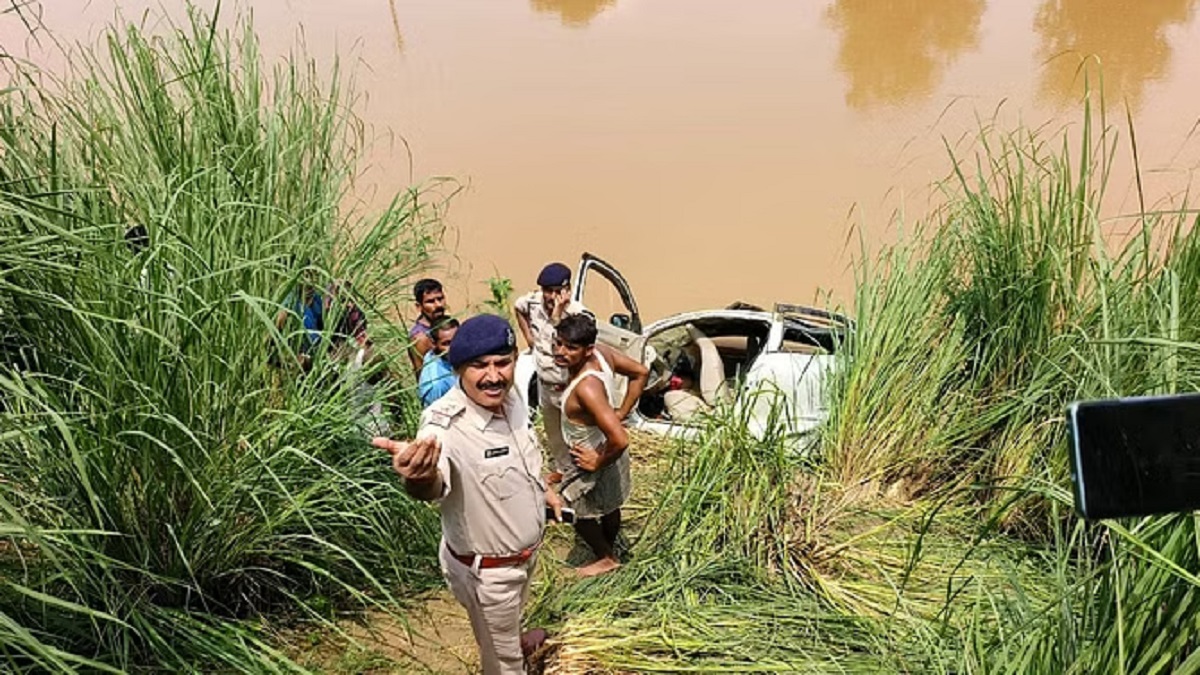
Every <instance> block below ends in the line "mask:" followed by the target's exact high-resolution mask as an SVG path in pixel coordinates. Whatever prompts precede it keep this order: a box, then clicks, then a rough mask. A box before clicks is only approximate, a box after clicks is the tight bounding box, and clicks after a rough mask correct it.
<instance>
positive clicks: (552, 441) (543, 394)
mask: <svg viewBox="0 0 1200 675" xmlns="http://www.w3.org/2000/svg"><path fill="white" fill-rule="evenodd" d="M552 386H553V385H548V384H546V383H545V382H541V381H539V382H538V407H540V408H541V409H542V424H544V425H545V426H546V445H547V446H549V447H548V448H547V450H549V451H550V463H551V465H552V466H553V467H554V470H555V471H567V470H568V469H570V468H571V467H573V466H574V463H573V462H572V461H571V448H570V447H569V446H568V445H567V441H566V439H565V438H563V433H562V392H561V391H554V390H553V389H552Z"/></svg>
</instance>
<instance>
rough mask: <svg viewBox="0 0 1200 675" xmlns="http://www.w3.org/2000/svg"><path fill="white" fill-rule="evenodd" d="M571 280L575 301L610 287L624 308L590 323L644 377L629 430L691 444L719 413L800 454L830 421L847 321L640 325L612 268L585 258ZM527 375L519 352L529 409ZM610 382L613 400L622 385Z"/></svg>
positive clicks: (796, 316)
mask: <svg viewBox="0 0 1200 675" xmlns="http://www.w3.org/2000/svg"><path fill="white" fill-rule="evenodd" d="M575 279H576V284H575V287H574V290H573V295H574V298H575V299H576V300H578V301H580V302H583V298H584V294H585V292H586V290H587V288H588V286H589V285H590V284H600V283H607V284H608V285H610V286H611V287H612V288H611V290H612V291H613V292H614V297H616V298H618V299H619V302H620V304H622V305H623V306H624V311H623V312H619V313H616V314H613V315H611V316H610V317H609V318H608V320H607V321H606V320H604V319H603V318H602V317H599V316H598V317H597V329H598V333H599V335H598V338H597V339H598V341H600V342H602V343H604V344H607V345H609V346H610V347H613V348H614V349H618V350H620V351H622V352H624V353H625V354H627V355H629V356H630V357H632V358H634V359H637V360H638V361H640V362H642V363H643V364H645V365H646V366H647V368H649V370H650V378H649V382H648V383H647V386H646V390H645V392H644V393H643V394H642V397H641V399H640V400H639V404H638V406H637V409H636V411H635V412H634V413H633V414H631V415H630V416H629V418H628V419H627V420H626V425H627V426H628V427H630V428H635V429H641V430H644V431H649V432H652V433H658V434H663V435H667V436H674V437H691V436H693V435H695V434H696V433H697V432H698V431H699V430H700V429H701V428H702V427H703V426H704V425H705V424H707V423H708V422H709V420H710V419H712V418H713V413H714V412H715V411H721V412H722V415H720V417H721V418H722V419H728V417H727V416H726V415H728V414H732V415H735V416H737V418H740V419H743V420H744V421H745V424H746V425H747V427H748V429H749V430H750V431H751V432H752V433H753V434H754V435H755V436H757V437H759V438H762V437H764V436H765V435H766V434H767V433H778V434H782V436H783V437H784V439H785V442H787V443H788V444H789V445H791V446H793V447H794V448H796V449H803V448H804V447H806V446H807V444H808V441H809V440H810V439H811V438H812V437H813V436H814V433H813V432H814V431H815V430H816V429H817V428H818V427H819V426H820V425H821V423H822V422H824V421H825V419H826V418H827V417H828V410H827V409H826V407H825V405H826V404H825V401H826V398H827V397H826V395H825V386H826V384H827V382H828V380H829V375H830V372H831V371H832V369H833V368H835V367H836V364H837V360H838V356H837V352H838V350H839V349H840V348H841V346H842V344H843V341H844V338H845V336H846V335H847V333H848V331H850V330H852V325H851V322H850V321H849V320H848V319H847V318H846V317H844V316H842V315H840V314H837V313H834V312H828V311H825V310H821V309H816V308H811V307H803V306H798V305H788V304H777V305H776V306H775V307H774V308H773V309H772V310H770V311H768V310H765V309H762V308H758V307H754V306H750V305H745V304H742V303H736V304H735V305H733V306H731V307H728V308H724V309H711V310H700V311H693V312H684V313H681V314H674V315H671V316H668V317H665V318H663V319H661V320H659V321H655V322H653V323H651V324H649V325H647V326H643V325H642V320H641V316H640V314H639V312H638V309H637V303H636V301H635V299H634V296H633V293H632V291H631V289H630V288H629V284H628V283H627V282H626V281H625V278H624V277H623V276H622V275H621V274H620V272H619V271H617V269H616V268H614V267H613V266H612V265H610V264H608V263H607V262H605V261H603V260H601V259H600V258H597V257H596V256H594V255H591V254H589V253H585V254H584V255H583V257H582V259H581V260H580V264H579V270H578V273H577V275H576V277H575ZM535 370H536V369H535V366H534V360H533V355H532V353H531V352H530V351H528V350H527V351H525V352H523V353H522V354H521V355H520V357H519V358H518V360H517V367H516V382H515V384H516V386H517V390H518V391H519V392H520V393H521V395H522V396H523V397H524V398H525V401H526V403H527V404H529V405H530V408H531V409H533V408H534V407H536V406H537V404H538V393H537V386H538V382H537V377H536V372H535ZM617 380H618V382H617V387H618V390H619V391H618V393H617V398H618V399H619V398H621V397H622V396H624V389H625V385H626V382H625V381H624V378H620V377H618V378H617Z"/></svg>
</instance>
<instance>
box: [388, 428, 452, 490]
mask: <svg viewBox="0 0 1200 675" xmlns="http://www.w3.org/2000/svg"><path fill="white" fill-rule="evenodd" d="M371 444H372V445H374V446H375V447H377V448H380V449H382V450H387V451H388V453H389V454H391V456H392V468H393V469H395V470H396V473H398V474H400V475H401V476H403V477H404V480H406V481H410V482H413V483H428V482H430V481H433V480H435V479H436V478H437V477H438V468H437V465H438V460H439V459H440V458H441V456H442V447H441V443H439V442H438V439H436V438H434V437H432V436H429V437H426V438H419V439H417V440H415V441H411V442H409V441H393V440H392V439H390V438H384V437H382V436H377V437H376V438H375V439H374V440H372V441H371Z"/></svg>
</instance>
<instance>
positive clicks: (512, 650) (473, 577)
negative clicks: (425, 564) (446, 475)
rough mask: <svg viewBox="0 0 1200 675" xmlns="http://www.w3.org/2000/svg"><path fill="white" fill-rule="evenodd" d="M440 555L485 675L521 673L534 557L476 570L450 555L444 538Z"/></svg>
mask: <svg viewBox="0 0 1200 675" xmlns="http://www.w3.org/2000/svg"><path fill="white" fill-rule="evenodd" d="M438 558H439V560H440V562H441V564H442V576H444V577H445V578H446V583H447V584H448V585H449V586H450V592H451V593H453V594H454V598H455V599H456V600H458V602H459V604H461V605H462V606H463V607H465V608H466V609H467V615H468V616H470V617H471V630H472V631H474V633H475V642H476V643H477V644H478V645H479V661H480V664H481V665H482V666H483V674H484V675H521V674H522V673H524V672H525V657H524V656H523V655H522V654H521V610H522V609H523V608H524V607H525V601H526V600H527V599H528V598H529V581H530V577H531V575H532V572H533V564H534V561H535V560H536V559H537V556H536V555H535V556H533V557H532V558H530V559H529V560H528V561H526V562H525V564H524V565H517V566H514V567H494V568H490V569H480V570H474V569H472V568H471V566H470V565H464V564H462V563H461V562H459V561H458V559H456V558H454V557H453V556H451V555H450V551H449V549H447V548H446V542H445V541H444V540H443V541H442V543H441V546H440V547H439V553H438Z"/></svg>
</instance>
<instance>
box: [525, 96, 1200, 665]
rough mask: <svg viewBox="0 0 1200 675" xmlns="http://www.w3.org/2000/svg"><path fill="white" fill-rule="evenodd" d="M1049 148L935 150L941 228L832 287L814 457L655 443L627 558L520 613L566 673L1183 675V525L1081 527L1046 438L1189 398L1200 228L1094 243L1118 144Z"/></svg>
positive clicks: (1172, 215)
mask: <svg viewBox="0 0 1200 675" xmlns="http://www.w3.org/2000/svg"><path fill="white" fill-rule="evenodd" d="M1074 133H1076V134H1077V136H1076V137H1074V138H1069V137H1068V136H1067V134H1066V133H1063V134H1060V135H1055V136H1044V135H1040V134H1037V133H1033V132H1030V131H1028V130H1023V129H1022V130H1018V131H1016V132H1014V133H1010V134H1003V133H1000V132H998V131H996V130H994V129H991V128H988V129H987V130H985V131H984V132H981V134H980V136H979V138H978V139H977V143H976V144H975V145H974V148H973V150H972V151H971V152H968V153H963V152H956V153H955V154H954V155H952V156H951V166H952V173H951V177H950V179H949V180H947V181H946V182H945V183H944V188H945V190H946V194H947V205H946V206H945V208H943V209H942V210H940V211H939V212H937V213H935V214H933V216H932V217H931V218H930V219H928V220H927V221H926V222H924V223H923V224H920V225H919V226H918V227H917V228H915V234H913V235H911V236H909V237H907V238H905V239H904V240H902V241H901V242H899V243H898V244H896V245H893V246H890V247H887V248H886V249H885V250H884V251H883V252H882V253H880V254H879V255H878V256H875V257H872V258H866V257H864V259H863V261H862V262H861V263H860V264H859V266H858V268H857V284H856V294H855V298H854V311H853V317H854V319H855V326H856V328H855V330H854V331H853V333H852V334H851V335H850V336H849V338H848V340H847V342H846V344H845V348H844V349H843V350H842V351H841V358H840V359H839V363H838V366H837V368H835V369H834V371H833V373H834V374H833V376H832V377H831V378H830V381H829V391H828V396H829V408H830V410H831V416H830V419H829V420H828V422H827V424H826V425H825V426H824V427H823V429H822V430H821V440H820V443H819V446H818V448H817V450H816V453H815V455H814V456H812V457H810V458H808V459H807V460H806V461H804V462H803V463H802V462H800V461H798V460H796V459H795V458H792V457H790V456H788V455H787V453H786V451H785V450H784V444H783V443H782V439H774V440H771V439H767V440H765V441H764V440H761V439H756V438H754V437H753V436H752V435H749V434H737V433H728V432H726V431H722V429H724V428H728V429H737V428H739V427H740V428H745V420H740V421H739V420H738V419H737V418H736V413H735V411H731V412H729V413H727V414H724V415H718V417H717V419H716V420H714V421H713V423H712V428H710V429H709V430H708V432H707V433H706V434H704V435H702V437H701V438H700V439H699V441H698V444H697V445H694V446H687V447H681V448H680V449H679V450H677V451H676V452H675V454H673V457H674V459H675V463H674V464H673V466H672V468H671V469H670V470H669V471H667V472H666V474H665V475H663V476H657V477H655V478H654V480H656V481H658V482H660V483H661V485H662V492H661V495H660V496H659V497H658V498H657V499H656V504H655V507H654V509H653V511H652V513H653V515H652V517H651V518H650V520H649V521H648V522H647V523H646V526H645V527H646V534H644V535H643V537H642V538H641V539H640V540H639V541H638V544H637V545H636V546H635V547H634V549H633V551H632V561H631V562H630V563H629V564H627V565H626V566H625V568H623V569H622V570H621V571H620V572H618V573H617V574H615V575H613V577H611V578H610V579H606V580H603V581H596V582H585V583H582V584H579V585H576V586H572V587H570V588H569V589H567V590H563V591H560V593H559V594H558V596H557V597H551V598H550V599H549V600H547V601H545V602H544V603H543V607H544V608H545V614H544V616H546V617H548V618H556V619H559V620H562V621H563V622H564V623H563V628H562V630H563V631H564V634H565V636H566V637H565V638H564V643H565V644H564V645H563V647H562V650H563V655H564V658H565V659H566V662H567V666H568V667H567V669H566V670H565V672H583V671H586V670H587V669H588V668H610V669H614V670H643V669H645V670H652V669H653V670H696V671H708V672H720V671H736V670H744V671H756V670H759V671H768V670H780V669H782V670H790V671H804V672H807V671H813V672H825V671H835V672H838V671H843V670H884V671H888V672H959V673H961V672H972V673H991V672H1013V673H1016V672H1021V673H1027V672H1036V673H1059V672H1075V673H1090V672H1118V673H1119V672H1126V673H1146V672H1167V671H1180V672H1196V671H1197V670H1200V642H1197V641H1196V639H1195V638H1194V636H1195V635H1196V634H1197V628H1198V627H1200V626H1197V623H1196V622H1197V621H1198V620H1200V619H1197V617H1200V612H1197V611H1196V602H1197V589H1198V586H1197V584H1198V583H1200V535H1198V534H1197V530H1196V521H1195V518H1194V517H1193V516H1190V515H1189V516H1170V517H1158V518H1145V519H1139V520H1137V521H1135V522H1106V523H1099V524H1087V523H1084V522H1082V521H1080V520H1079V519H1078V518H1077V517H1075V516H1074V515H1073V513H1072V511H1071V491H1070V483H1069V474H1068V462H1067V454H1066V429H1065V419H1064V411H1065V408H1066V406H1067V404H1068V403H1070V402H1071V401H1073V400H1077V399H1080V398H1087V397H1102V396H1115V395H1139V394H1151V393H1163V392H1172V391H1194V390H1196V389H1197V388H1200V377H1198V374H1200V349H1197V345H1198V344H1200V340H1198V339H1197V332H1200V328H1198V327H1200V323H1198V322H1197V319H1200V315H1198V314H1197V312H1198V311H1200V292H1198V291H1200V287H1198V284H1200V266H1198V264H1197V263H1198V262H1200V256H1198V251H1200V248H1198V246H1200V234H1197V233H1196V232H1195V229H1194V227H1193V225H1194V224H1195V219H1194V216H1193V215H1192V214H1191V213H1190V212H1189V211H1187V210H1186V209H1184V208H1183V207H1180V208H1179V209H1178V210H1176V211H1171V212H1159V213H1139V214H1136V215H1135V216H1134V217H1133V222H1134V225H1135V229H1134V236H1132V237H1130V238H1129V239H1128V240H1123V241H1114V240H1112V239H1111V238H1110V236H1109V235H1108V234H1107V231H1108V230H1109V229H1111V228H1110V227H1109V222H1108V221H1105V220H1104V219H1102V216H1101V204H1102V200H1103V194H1104V190H1105V188H1106V182H1107V176H1108V175H1109V171H1110V168H1111V166H1112V163H1113V161H1114V158H1115V157H1116V156H1117V154H1118V152H1119V150H1120V149H1121V145H1120V143H1121V142H1122V141H1121V138H1120V136H1119V134H1118V133H1117V131H1116V129H1115V128H1114V127H1112V126H1110V125H1109V124H1108V122H1107V120H1105V119H1104V118H1103V116H1102V115H1099V114H1097V113H1094V112H1093V111H1092V109H1091V108H1090V107H1086V108H1085V110H1084V122H1083V124H1082V125H1080V126H1079V127H1078V128H1077V131H1076V132H1074ZM706 569H711V570H717V569H719V570H720V571H713V572H711V573H710V574H708V575H706V574H705V573H704V572H703V571H704V570H706ZM797 614H803V615H804V616H805V617H806V619H805V620H806V621H807V622H808V623H807V624H806V625H807V626H809V627H811V628H812V630H813V631H814V632H813V633H807V632H805V631H800V632H795V631H792V630H789V629H787V628H784V627H781V626H786V625H794V624H788V623H787V622H784V623H783V624H779V623H776V622H774V617H777V616H781V617H789V616H796V615H797ZM723 617H728V621H727V622H725V623H723V622H722V618H723ZM737 617H755V619H754V620H747V621H746V622H745V623H738V622H737V621H736V620H735V619H736V618H737ZM716 626H728V628H727V630H728V631H729V632H728V633H725V634H724V635H726V636H736V637H730V638H729V641H728V642H726V641H725V640H723V639H721V638H720V637H718V636H717V635H716V634H714V633H715V632H717V631H716V629H715V627H716ZM764 633H766V634H769V635H771V639H765V638H764V637H763V635H764ZM739 641H742V642H741V643H744V644H749V645H753V647H752V648H751V649H749V650H748V651H747V650H742V649H739V648H738V647H737V646H736V644H735V643H739ZM814 643H815V644H816V645H817V646H814ZM851 657H852V658H851ZM848 659H849V660H848ZM572 667H574V668H575V670H572V669H571V668H572Z"/></svg>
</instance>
